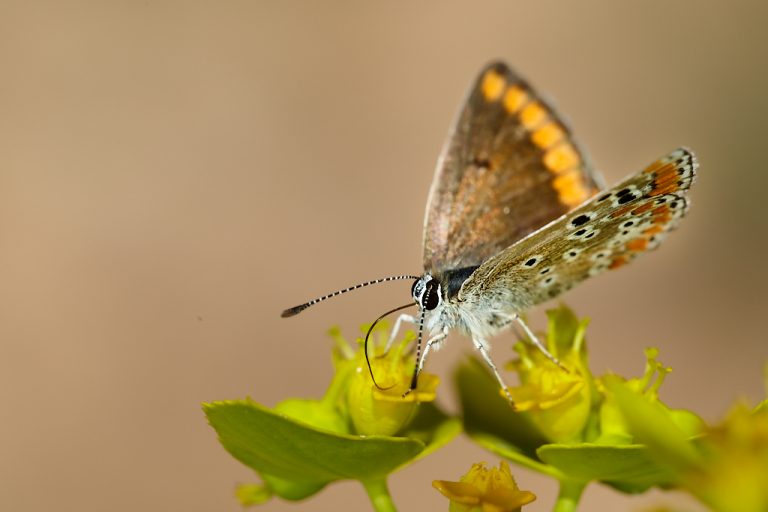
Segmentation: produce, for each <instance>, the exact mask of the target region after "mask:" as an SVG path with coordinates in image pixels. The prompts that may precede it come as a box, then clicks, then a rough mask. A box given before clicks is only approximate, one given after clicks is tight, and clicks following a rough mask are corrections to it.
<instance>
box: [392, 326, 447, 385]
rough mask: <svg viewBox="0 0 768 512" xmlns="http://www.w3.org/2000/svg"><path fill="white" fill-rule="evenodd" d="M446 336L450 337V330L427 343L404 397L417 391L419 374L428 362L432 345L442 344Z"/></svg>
mask: <svg viewBox="0 0 768 512" xmlns="http://www.w3.org/2000/svg"><path fill="white" fill-rule="evenodd" d="M446 336H448V329H447V328H445V329H443V332H441V333H440V334H436V335H435V336H433V337H432V338H430V339H429V340H428V341H427V343H426V344H425V346H424V353H423V354H421V357H419V358H418V360H417V361H416V366H415V367H414V369H413V378H412V379H411V385H410V386H409V387H408V391H406V392H405V393H403V397H406V396H408V394H409V393H410V392H411V391H413V390H414V389H416V386H417V385H418V383H419V374H421V369H422V368H424V362H425V361H426V360H427V354H429V351H430V350H431V349H432V345H435V344H436V343H440V342H441V341H443V340H444V339H445V338H446Z"/></svg>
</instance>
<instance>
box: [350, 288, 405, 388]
mask: <svg viewBox="0 0 768 512" xmlns="http://www.w3.org/2000/svg"><path fill="white" fill-rule="evenodd" d="M415 305H416V303H415V302H412V303H410V304H406V305H405V306H400V307H397V308H395V309H391V310H389V311H387V312H386V313H384V314H383V315H381V316H380V317H379V318H377V319H376V320H375V321H374V322H373V323H372V324H371V326H370V327H369V328H368V332H367V333H365V344H364V345H363V350H364V351H365V362H366V364H368V373H370V374H371V380H372V381H373V385H374V386H376V387H377V388H379V389H380V390H382V391H386V390H388V389H392V388H393V387H395V385H394V384H392V385H391V386H388V387H386V388H383V387H381V386H379V384H378V383H377V382H376V377H374V376H373V368H371V360H370V359H369V358H368V338H369V337H370V336H371V333H372V332H373V328H374V327H376V324H377V323H379V320H381V319H382V318H384V317H385V316H387V315H391V314H392V313H394V312H396V311H400V310H401V309H405V308H409V307H411V306H415Z"/></svg>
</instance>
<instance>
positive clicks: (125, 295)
mask: <svg viewBox="0 0 768 512" xmlns="http://www.w3.org/2000/svg"><path fill="white" fill-rule="evenodd" d="M767 5H768V4H765V3H764V2H751V3H749V2H727V3H726V2H722V3H721V4H720V5H719V6H713V5H710V3H705V2H695V1H690V2H666V1H656V2H642V3H639V2H635V3H631V4H630V3H628V2H621V3H618V2H607V1H606V2H595V1H589V2H585V1H582V2H549V1H545V2H538V3H536V6H535V7H533V6H531V5H528V4H524V3H522V2H472V3H470V2H466V3H450V4H448V3H444V2H437V1H434V2H387V3H384V2H381V3H373V2H364V3H363V2H357V3H354V2H346V3H344V2H323V3H321V2H305V3H299V2H264V1H262V2H202V3H200V2H157V1H145V2H118V1H113V2H93V3H87V2H51V3H49V4H42V3H38V2H18V3H14V2H10V3H9V2H3V3H2V4H0V73H1V75H0V404H1V405H0V410H2V412H1V413H0V415H1V417H0V509H1V510H8V511H11V510H13V511H17V512H18V511H38V510H65V511H70V510H71V511H75V510H76V511H97V510H111V511H114V512H117V511H135V510H185V511H209V510H231V511H235V510H238V509H239V507H238V505H237V504H236V502H235V500H234V499H233V497H232V490H233V486H234V484H235V482H237V481H252V480H253V478H254V477H253V475H252V473H251V472H250V471H249V470H247V469H246V468H244V467H243V466H241V465H240V464H239V463H237V462H236V461H234V460H233V459H231V458H230V457H229V456H228V455H227V454H226V453H225V452H224V451H223V450H222V449H221V447H220V446H219V445H218V443H217V441H216V438H215V435H214V433H213V432H212V430H211V429H210V428H209V427H208V426H207V425H206V423H205V420H204V418H203V415H202V412H201V410H200V406H199V404H200V402H201V401H206V400H214V399H224V398H237V397H243V396H245V395H252V396H253V397H255V398H257V399H258V400H259V401H262V402H264V403H266V404H269V405H272V404H274V403H276V402H277V401H279V400H280V399H282V398H284V397H289V396H318V395H319V394H321V393H322V391H323V389H324V386H325V385H326V383H327V382H328V379H329V376H330V373H331V369H330V364H329V362H328V358H329V351H328V347H329V343H328V341H327V339H326V338H325V336H324V332H325V330H326V328H327V327H329V326H330V325H332V324H335V323H339V324H340V325H341V326H342V327H343V328H344V329H345V330H346V331H347V332H348V333H351V332H353V331H354V330H355V329H356V328H357V326H358V325H360V324H361V323H364V322H367V321H370V320H372V319H373V318H374V317H375V316H376V315H377V314H378V313H380V312H382V311H384V310H385V309H386V308H388V307H392V306H394V305H397V304H399V303H404V301H407V300H408V291H409V286H410V284H402V283H401V284H392V285H386V286H381V287H379V288H378V289H375V290H374V289H368V290H365V291H360V292H358V293H356V294H354V295H349V296H347V297H346V298H343V299H337V300H335V301H332V302H331V303H328V304H325V305H324V306H322V307H317V308H316V309H314V310H311V311H308V312H306V313H304V314H303V315H301V316H300V317H298V318H294V319H290V320H283V319H280V318H279V316H278V313H279V312H280V310H281V309H282V308H284V307H287V306H291V305H294V304H295V303H297V302H299V301H301V300H304V299H308V298H311V297H312V296H315V295H317V294H320V293H323V292H327V291H331V290H333V289H335V288H337V287H340V286H345V285H348V284H352V283H355V282H358V281H361V280H365V279H369V278H375V277H379V276H383V275H388V274H392V273H400V272H419V271H420V261H419V260H420V245H421V240H420V236H421V224H422V214H423V209H424V201H425V198H426V195H427V190H428V187H429V183H430V180H431V177H432V172H433V168H434V164H435V160H436V158H437V154H438V151H439V149H440V146H441V144H442V140H443V137H444V136H445V134H446V130H447V128H448V123H449V121H450V119H451V118H452V116H453V112H454V111H455V109H456V107H457V105H458V102H459V100H460V99H461V98H462V96H463V94H464V90H465V87H467V86H468V84H469V83H470V81H471V80H472V79H473V77H474V75H475V73H476V72H477V71H478V69H479V68H480V67H481V66H482V65H483V64H484V63H485V62H486V61H488V60H489V59H491V58H496V57H501V58H504V59H506V60H507V61H509V62H510V63H511V64H512V65H513V66H515V67H516V68H517V69H518V70H519V71H520V72H521V73H523V74H524V75H526V76H527V77H529V79H530V80H531V81H532V82H533V83H534V84H535V85H536V86H538V87H539V88H540V89H541V90H542V91H544V92H546V93H547V94H548V95H549V96H551V97H552V98H553V99H554V100H555V101H556V103H557V105H558V106H559V108H560V110H561V111H562V112H563V113H565V115H566V116H568V118H569V119H570V120H571V122H572V125H573V127H574V128H575V130H576V132H577V134H578V136H579V138H580V140H581V141H582V142H583V143H585V145H586V146H587V147H588V149H589V150H590V153H591V155H592V157H593V160H594V161H595V162H596V163H597V165H598V167H599V168H600V169H602V170H603V171H604V173H605V175H606V177H607V179H608V181H609V182H612V181H615V180H617V179H619V178H620V177H622V176H623V175H624V174H626V173H628V172H631V171H634V170H637V169H639V168H640V167H641V166H643V165H645V164H646V163H648V162H649V161H651V160H653V159H655V158H656V157H658V156H660V155H662V154H663V153H665V152H666V151H668V150H670V149H672V148H674V147H676V146H677V145H680V144H685V145H688V146H690V147H692V148H694V149H695V150H696V151H697V153H698V155H699V159H700V162H701V173H700V180H699V182H698V183H697V185H696V187H695V189H694V190H693V202H694V204H693V209H692V211H691V214H690V217H689V218H688V219H686V221H685V222H684V224H683V226H682V229H680V230H679V231H678V232H677V233H675V234H674V235H673V236H672V237H670V239H669V240H668V242H667V243H666V244H665V246H664V247H663V248H662V249H661V250H660V251H658V252H656V253H653V254H649V255H647V256H644V257H643V258H641V259H640V260H638V261H637V262H636V263H634V264H633V265H631V266H630V267H629V268H626V269H622V270H621V271H619V272H615V273H611V274H610V275H606V276H603V277H601V278H599V279H595V280H594V281H592V282H589V283H586V284H584V285H583V286H581V287H579V288H578V289H577V290H574V291H573V292H571V293H570V294H569V295H568V296H567V300H568V302H569V303H570V304H571V305H572V306H574V307H575V308H576V309H577V311H578V312H580V313H582V314H588V315H590V316H591V317H592V319H593V323H592V327H591V330H590V336H589V339H590V346H591V353H592V361H593V366H594V368H595V370H596V371H598V372H599V371H603V370H606V369H613V370H616V371H618V372H622V373H626V374H638V373H639V372H641V371H642V365H643V354H642V350H643V348H644V347H646V346H647V345H651V344H654V345H658V346H660V347H661V349H662V360H663V361H664V362H666V363H668V364H670V365H672V366H673V367H674V368H675V371H674V373H673V374H672V375H671V377H670V378H669V379H668V382H667V384H666V385H665V386H664V391H663V397H664V398H665V399H666V400H667V401H668V402H669V403H670V404H672V405H673V406H686V407H690V408H693V409H694V410H697V411H700V412H701V414H702V415H703V416H704V417H705V418H707V419H710V420H714V419H716V418H718V417H720V416H721V415H722V414H724V412H725V411H726V410H727V408H728V406H729V404H730V403H731V402H732V401H734V400H736V399H739V398H742V397H746V398H748V399H750V400H752V401H753V402H754V401H756V400H758V399H760V398H761V397H762V396H763V389H762V378H761V370H762V365H763V362H764V361H765V360H766V359H767V358H768V346H767V345H766V335H765V313H764V312H765V310H766V306H768V299H766V294H765V289H766V285H768V272H766V235H767V234H768V232H767V230H766V221H767V220H768V213H766V203H767V201H766V197H767V196H766V194H768V177H767V176H768V172H767V170H766V164H765V159H766V156H765V155H766V136H767V135H768V129H767V128H768V126H767V121H766V120H767V119H768V99H767V97H766V91H767V90H768V68H767V67H766V61H767V57H768V51H767V50H768V44H767V40H766V36H765V35H764V34H765V28H764V27H765V24H766V22H767V21H768V8H767V7H766V6H767ZM534 319H536V322H537V324H538V325H539V326H541V325H542V323H541V317H540V315H536V316H534ZM511 342H512V338H511V337H510V336H504V337H501V338H500V339H498V340H497V341H496V344H495V347H496V353H497V354H499V353H501V354H503V353H504V351H508V347H509V345H510V344H511ZM449 345H450V347H449V348H447V349H446V350H445V351H442V352H440V353H438V354H437V355H435V357H434V358H433V359H432V360H431V361H430V367H431V370H433V371H435V372H437V373H439V374H441V375H442V376H444V377H446V379H444V385H443V386H444V387H443V396H441V400H442V401H443V403H445V404H447V405H448V406H449V407H450V406H451V404H452V403H453V400H452V397H451V393H450V392H449V391H450V387H449V386H448V382H447V376H448V374H449V371H450V367H451V366H452V365H453V364H455V363H456V362H457V361H459V360H460V358H461V357H463V353H464V352H468V351H470V350H471V349H470V347H469V343H467V341H466V340H464V339H462V338H458V337H455V338H454V339H453V340H452V342H451V343H450V344H449ZM497 357H502V358H503V357H504V356H503V355H502V356H497ZM478 460H487V461H489V462H491V463H494V464H495V463H496V462H497V459H496V457H493V456H491V455H489V454H487V453H485V452H483V451H481V450H480V449H479V448H476V447H474V446H473V445H471V444H470V443H469V442H468V441H466V440H464V439H460V440H458V441H457V442H455V443H453V444H452V445H450V446H449V447H448V448H446V449H444V450H443V451H441V452H439V453H437V454H435V455H434V456H431V457H429V458H428V459H426V460H425V461H422V462H420V463H419V464H416V465H414V466H412V467H410V468H408V469H406V470H405V471H402V472H401V473H398V474H397V475H395V476H394V477H393V478H392V481H391V488H392V491H393V493H394V495H395V499H396V500H397V502H399V503H400V504H401V506H402V509H403V510H445V509H446V508H447V503H446V502H444V501H443V498H442V497H440V496H439V495H438V493H437V492H436V491H434V490H433V489H431V487H430V482H431V480H433V479H435V478H445V479H451V478H456V477H458V476H459V475H461V474H462V473H464V472H465V470H466V469H467V468H468V467H469V465H470V463H472V462H474V461H478ZM516 474H517V475H518V477H519V481H520V484H521V486H522V487H523V488H526V489H531V490H533V491H535V492H537V493H538V494H539V495H540V500H539V501H538V502H537V503H535V504H534V505H532V506H530V507H529V508H526V510H530V511H532V512H535V511H546V510H549V509H550V507H551V503H552V493H553V492H554V488H553V486H552V484H551V483H550V482H548V481H546V480H544V479H542V478H540V477H538V476H536V475H533V474H531V473H529V472H526V471H522V470H517V471H516ZM658 503H678V504H679V503H683V504H684V505H683V506H684V507H687V508H684V510H698V508H697V507H696V506H695V505H691V504H690V502H689V501H688V500H686V499H684V498H682V497H680V496H672V497H668V496H666V495H664V496H663V495H661V494H660V493H652V494H651V495H650V496H643V497H640V498H633V499H628V498H626V497H624V496H620V495H618V494H615V493H613V492H612V491H609V490H606V489H599V488H596V487H595V488H590V489H589V490H588V492H587V494H586V496H585V499H584V505H585V506H584V510H590V511H602V510H611V511H613V510H641V508H642V507H645V506H648V505H650V504H658ZM367 507H368V504H367V500H366V498H365V496H364V493H363V491H362V489H361V488H360V487H359V486H357V485H355V484H351V483H345V484H338V485H333V486H331V487H330V488H328V489H326V490H325V491H324V492H322V493H321V494H320V495H319V496H317V497H316V498H314V499H313V500H312V501H310V502H306V503H303V504H300V505H291V504H284V503H280V502H273V503H271V504H269V505H267V507H266V508H267V509H268V510H366V509H367ZM419 507H421V508H419Z"/></svg>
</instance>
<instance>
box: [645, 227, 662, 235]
mask: <svg viewBox="0 0 768 512" xmlns="http://www.w3.org/2000/svg"><path fill="white" fill-rule="evenodd" d="M662 231H664V227H663V226H659V225H654V226H651V227H649V228H647V229H644V230H643V234H645V235H649V236H650V235H658V234H659V233H661V232H662Z"/></svg>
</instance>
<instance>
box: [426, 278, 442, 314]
mask: <svg viewBox="0 0 768 512" xmlns="http://www.w3.org/2000/svg"><path fill="white" fill-rule="evenodd" d="M438 304H440V283H439V282H438V281H437V280H436V279H431V280H430V281H427V287H426V290H424V295H423V296H422V297H421V305H422V307H423V308H424V309H426V310H427V311H432V310H433V309H435V308H436V307H437V306H438Z"/></svg>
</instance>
